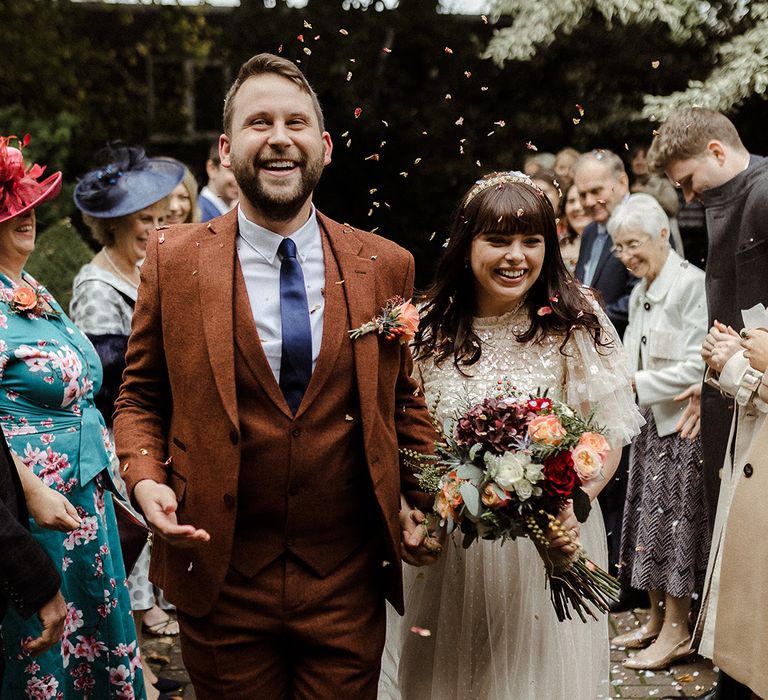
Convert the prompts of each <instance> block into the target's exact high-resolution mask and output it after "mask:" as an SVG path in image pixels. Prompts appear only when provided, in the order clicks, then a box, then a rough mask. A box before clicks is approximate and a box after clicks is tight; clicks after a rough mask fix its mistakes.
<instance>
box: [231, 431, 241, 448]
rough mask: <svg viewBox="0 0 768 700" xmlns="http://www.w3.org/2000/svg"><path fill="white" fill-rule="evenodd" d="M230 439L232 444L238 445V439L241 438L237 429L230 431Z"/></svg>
mask: <svg viewBox="0 0 768 700" xmlns="http://www.w3.org/2000/svg"><path fill="white" fill-rule="evenodd" d="M229 439H230V440H231V441H232V444H233V445H237V441H238V440H239V439H240V438H239V436H238V434H237V431H236V430H233V431H232V432H230V434H229Z"/></svg>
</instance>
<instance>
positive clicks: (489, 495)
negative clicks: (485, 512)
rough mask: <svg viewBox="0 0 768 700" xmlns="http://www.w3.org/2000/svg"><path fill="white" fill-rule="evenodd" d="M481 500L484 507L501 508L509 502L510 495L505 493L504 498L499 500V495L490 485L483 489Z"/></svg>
mask: <svg viewBox="0 0 768 700" xmlns="http://www.w3.org/2000/svg"><path fill="white" fill-rule="evenodd" d="M480 500H482V502H483V505H485V506H487V507H488V508H501V507H502V506H503V505H505V504H506V503H507V501H509V494H508V493H507V492H506V491H504V498H499V494H498V493H497V492H496V489H495V488H493V486H491V485H490V484H488V485H487V486H486V487H485V488H484V489H483V495H482V496H480Z"/></svg>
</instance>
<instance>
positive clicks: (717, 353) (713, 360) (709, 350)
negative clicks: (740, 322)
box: [701, 321, 741, 373]
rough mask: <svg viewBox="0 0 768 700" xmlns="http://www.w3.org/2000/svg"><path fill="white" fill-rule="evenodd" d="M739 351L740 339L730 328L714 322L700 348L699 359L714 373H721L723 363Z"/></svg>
mask: <svg viewBox="0 0 768 700" xmlns="http://www.w3.org/2000/svg"><path fill="white" fill-rule="evenodd" d="M739 351H741V337H740V336H739V334H738V333H737V332H736V331H735V330H733V328H731V327H730V326H726V325H724V324H722V323H720V321H715V324H714V325H713V326H712V328H710V329H709V333H707V337H706V338H705V339H704V344H703V345H702V347H701V357H702V358H703V359H704V362H706V363H707V365H709V367H711V368H712V369H713V370H714V371H715V372H718V373H719V372H722V371H723V367H725V363H726V362H728V360H730V359H731V357H733V355H735V354H736V353H737V352H739Z"/></svg>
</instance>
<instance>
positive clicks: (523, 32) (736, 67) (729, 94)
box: [484, 0, 768, 119]
mask: <svg viewBox="0 0 768 700" xmlns="http://www.w3.org/2000/svg"><path fill="white" fill-rule="evenodd" d="M491 5H492V8H493V13H494V15H493V16H494V18H495V19H496V20H497V21H498V20H499V19H501V18H503V17H506V16H509V17H510V18H511V23H510V24H509V25H508V26H504V27H501V28H499V29H498V30H497V31H496V32H495V34H494V36H493V38H492V40H491V41H490V42H489V44H488V47H487V48H486V51H485V54H484V55H485V56H486V57H488V58H492V59H493V60H494V61H496V62H497V63H499V64H503V63H504V62H505V61H507V60H518V61H527V60H530V59H531V58H532V57H533V56H535V55H536V53H537V52H539V51H542V50H546V49H547V48H549V47H550V46H552V44H553V43H554V42H555V41H556V39H557V38H558V37H559V36H563V35H573V34H576V33H578V32H579V31H581V29H582V27H583V25H584V22H585V19H586V18H587V17H588V16H589V14H590V12H592V13H597V14H599V15H600V16H601V17H602V18H603V20H604V22H605V25H606V28H607V29H608V30H610V29H612V28H615V27H617V26H618V27H622V28H626V29H625V30H624V33H625V35H626V30H627V29H629V30H634V29H635V28H637V27H643V26H645V27H649V26H657V27H661V28H662V29H663V31H664V34H665V35H666V36H668V37H669V40H670V41H672V42H674V43H676V44H678V45H688V46H700V47H701V48H702V57H703V58H704V60H703V61H702V62H701V66H700V68H699V69H698V70H695V71H693V72H692V73H688V74H683V75H682V76H681V77H682V78H683V85H682V86H681V87H680V88H679V89H674V90H672V91H669V92H667V91H665V92H660V93H652V92H649V93H647V94H646V95H645V97H644V105H643V107H642V109H641V110H638V112H637V114H636V117H639V116H641V115H642V116H644V117H650V118H651V119H663V118H664V117H666V115H667V114H668V113H669V112H671V111H673V110H674V109H676V108H678V107H681V106H688V105H692V104H696V105H700V106H705V107H709V108H711V109H716V110H720V111H729V110H731V109H732V108H734V107H736V106H739V105H741V104H743V103H744V102H745V100H747V99H748V98H749V97H751V96H752V95H755V94H758V95H763V94H765V91H766V88H767V87H768V60H766V59H768V2H764V1H760V0H753V1H749V0H748V1H747V2H736V1H732V0H722V1H721V2H716V1H714V0H713V1H712V2H709V3H701V2H699V0H656V1H655V2H646V1H644V0H538V2H535V3H530V2H526V0H491ZM632 45H633V46H636V44H634V43H633V44H632Z"/></svg>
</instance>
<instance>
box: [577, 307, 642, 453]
mask: <svg viewBox="0 0 768 700" xmlns="http://www.w3.org/2000/svg"><path fill="white" fill-rule="evenodd" d="M590 301H591V303H592V305H593V306H594V309H595V313H596V314H597V316H598V319H599V320H600V325H601V326H602V327H603V331H604V339H610V342H609V343H607V344H606V345H605V346H600V345H598V346H597V347H595V342H594V340H593V339H592V337H591V336H590V334H589V333H588V332H587V331H586V330H583V329H577V330H575V331H574V332H573V334H572V335H571V337H570V338H569V340H568V344H567V345H566V348H565V350H566V352H567V353H568V355H567V360H566V364H567V372H566V379H565V394H566V401H567V402H568V403H569V404H570V405H572V406H580V407H581V408H582V409H583V410H586V411H593V412H594V417H595V422H596V423H597V424H598V425H599V426H600V427H601V428H603V429H604V430H605V433H606V437H607V438H608V440H609V442H610V443H611V445H612V446H613V447H614V448H617V447H623V446H624V445H628V444H629V443H630V442H631V441H632V438H633V437H634V436H635V435H637V434H638V433H639V432H640V428H641V427H642V425H643V424H644V423H645V420H644V419H643V417H642V415H640V411H639V410H638V408H637V404H636V403H635V397H634V394H633V392H632V375H631V373H630V371H629V367H628V363H627V357H626V353H625V351H624V346H623V345H622V344H621V340H620V339H619V336H618V333H616V329H615V328H614V327H613V324H612V323H611V322H610V320H609V319H608V316H606V314H605V312H604V311H603V310H602V308H600V306H599V305H598V304H597V302H596V301H594V299H591V298H590Z"/></svg>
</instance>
